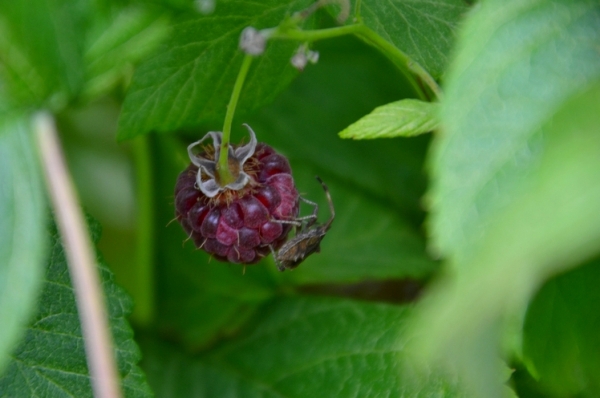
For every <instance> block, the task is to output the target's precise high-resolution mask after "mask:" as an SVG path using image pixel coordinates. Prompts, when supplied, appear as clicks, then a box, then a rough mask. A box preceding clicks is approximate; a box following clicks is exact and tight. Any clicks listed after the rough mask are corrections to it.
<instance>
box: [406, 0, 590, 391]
mask: <svg viewBox="0 0 600 398" xmlns="http://www.w3.org/2000/svg"><path fill="white" fill-rule="evenodd" d="M598 42H600V7H599V6H598V4H597V2H594V1H581V2H577V3H572V2H568V3H567V2H560V1H541V0H536V1H533V0H531V1H510V2H506V1H489V2H485V3H482V4H481V6H480V7H479V8H478V9H477V10H476V11H475V12H474V13H473V14H472V15H471V19H470V20H469V21H468V22H467V23H466V24H465V27H464V30H463V32H462V34H461V39H460V40H459V45H458V49H457V53H456V54H457V56H456V59H455V60H454V63H453V65H452V66H451V69H450V71H449V74H448V78H447V82H448V85H447V88H446V98H445V102H444V103H443V104H442V105H443V106H442V122H443V125H444V132H445V133H444V134H443V135H439V136H437V137H436V141H435V150H434V152H433V158H432V166H431V169H432V177H433V189H432V192H431V194H430V199H431V209H432V216H431V220H430V226H431V233H432V237H433V239H434V243H435V245H436V247H437V249H439V250H440V251H441V253H442V254H443V255H446V256H448V258H449V260H450V265H451V267H452V271H454V278H446V279H444V280H442V281H440V284H439V286H438V288H437V289H436V290H435V291H434V293H433V295H432V296H431V297H430V298H429V299H428V300H425V302H424V304H423V307H422V309H421V317H420V318H419V319H418V321H417V328H416V333H421V335H423V336H424V339H423V343H422V344H421V345H420V350H421V352H422V353H423V354H424V355H426V356H428V357H429V358H431V359H433V358H434V357H435V358H437V357H438V356H441V357H443V359H445V360H447V361H448V362H451V363H453V364H456V363H458V364H461V365H462V366H463V368H462V370H463V372H464V373H463V375H466V376H465V377H468V379H469V380H470V382H471V383H472V385H476V386H478V387H480V388H483V390H480V391H479V393H480V395H482V396H487V397H493V396H499V394H500V393H499V389H498V387H499V386H498V384H497V383H494V379H493V377H494V375H493V374H492V373H491V372H489V368H487V369H486V368H485V367H483V366H481V363H486V359H485V358H487V360H490V361H491V360H493V358H494V356H495V355H496V347H494V342H495V341H497V340H495V339H497V338H499V336H498V335H499V332H498V328H499V327H500V325H501V319H502V317H503V316H505V315H507V314H510V313H512V312H514V311H519V309H521V308H522V306H523V305H524V304H525V302H526V300H527V299H528V298H529V296H530V295H531V294H532V293H533V291H534V289H536V288H537V287H538V286H539V285H540V284H541V283H542V282H543V280H544V279H545V278H547V277H548V276H549V275H551V274H553V273H555V272H557V271H558V270H563V269H565V268H566V267H569V266H573V265H576V264H577V263H578V262H580V261H583V260H584V259H586V258H588V257H589V256H590V255H593V254H594V253H597V252H598V249H600V244H599V243H598V242H600V224H598V222H597V220H596V215H597V214H599V213H600V185H598V183H597V182H598V180H599V178H600V172H599V170H600V135H598V125H599V124H600V114H599V113H598V111H597V104H598V103H600V52H599V51H598ZM494 330H495V331H494ZM486 335H487V336H492V337H491V338H487V339H484V338H483V336H486ZM494 336H495V337H494ZM473 341H474V342H480V343H481V344H482V345H481V346H479V348H478V349H477V350H476V349H472V350H465V349H464V348H465V345H469V344H470V345H473V344H471V343H470V342H473Z"/></svg>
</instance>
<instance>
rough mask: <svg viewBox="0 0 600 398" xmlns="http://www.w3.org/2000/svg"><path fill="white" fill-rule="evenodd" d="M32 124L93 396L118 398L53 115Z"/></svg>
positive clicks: (104, 321) (92, 270)
mask: <svg viewBox="0 0 600 398" xmlns="http://www.w3.org/2000/svg"><path fill="white" fill-rule="evenodd" d="M34 128H35V133H36V140H37V142H38V147H39V152H40V156H41V161H42V165H43V168H44V174H45V177H46V186H47V189H48V194H49V196H50V199H51V202H52V208H53V209H54V215H55V218H56V222H57V224H58V230H59V232H60V236H61V239H62V242H63V247H64V250H65V252H66V256H67V264H68V267H69V274H70V275H71V280H72V283H73V288H74V290H75V298H76V301H77V310H78V312H79V319H80V322H81V329H82V332H83V342H84V346H85V352H86V359H87V363H88V367H89V369H90V375H91V382H92V387H93V390H94V397H97V398H118V397H121V390H120V387H119V382H118V378H117V375H118V373H117V370H116V369H117V368H116V362H115V357H114V349H113V344H112V338H111V334H110V331H109V328H108V317H107V311H106V306H105V299H104V294H103V291H102V288H101V285H100V278H99V276H98V270H97V266H96V256H95V253H94V249H93V246H92V242H91V240H90V236H89V234H88V230H87V228H86V225H85V221H84V220H85V218H84V216H83V213H82V211H81V207H80V205H79V203H78V200H77V194H76V193H75V187H74V186H73V181H72V180H71V176H70V174H69V171H68V169H67V166H66V163H65V159H64V156H63V153H62V150H61V148H60V143H59V140H58V134H57V132H56V127H55V125H54V119H53V118H52V116H51V115H50V114H48V113H45V112H44V113H39V114H38V115H36V116H35V118H34Z"/></svg>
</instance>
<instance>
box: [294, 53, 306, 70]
mask: <svg viewBox="0 0 600 398" xmlns="http://www.w3.org/2000/svg"><path fill="white" fill-rule="evenodd" d="M290 62H291V63H292V66H293V67H294V68H296V69H298V70H299V71H303V70H304V68H305V67H306V64H307V63H308V59H307V58H306V54H305V53H304V52H297V53H296V54H294V56H293V57H292V59H291V60H290Z"/></svg>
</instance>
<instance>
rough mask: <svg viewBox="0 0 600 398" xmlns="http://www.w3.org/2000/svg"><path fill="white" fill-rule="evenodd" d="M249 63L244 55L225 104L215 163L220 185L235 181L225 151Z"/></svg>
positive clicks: (227, 146)
mask: <svg viewBox="0 0 600 398" xmlns="http://www.w3.org/2000/svg"><path fill="white" fill-rule="evenodd" d="M251 64H252V56H251V55H246V56H244V60H243V61H242V66H241V67H240V71H239V72H238V75H237V79H236V81H235V85H234V86H233V92H232V93H231V98H230V99H229V104H227V113H226V114H225V122H224V123H223V138H222V140H221V151H220V152H219V163H218V164H217V172H218V174H219V182H220V184H221V186H225V185H227V184H229V183H230V182H233V181H235V178H234V177H233V175H232V174H231V171H230V170H229V163H228V159H227V153H228V151H229V138H230V136H231V124H232V123H233V115H234V114H235V108H236V106H237V103H238V100H239V98H240V93H241V92H242V87H243V86H244V81H245V80H246V76H247V75H248V70H249V69H250V65H251Z"/></svg>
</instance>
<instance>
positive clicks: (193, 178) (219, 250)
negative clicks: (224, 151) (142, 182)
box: [175, 125, 299, 264]
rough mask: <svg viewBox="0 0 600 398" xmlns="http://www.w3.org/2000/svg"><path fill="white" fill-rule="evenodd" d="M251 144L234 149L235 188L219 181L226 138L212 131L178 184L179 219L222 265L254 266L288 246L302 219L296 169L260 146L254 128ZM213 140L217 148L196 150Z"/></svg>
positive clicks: (176, 212) (277, 154)
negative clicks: (293, 222)
mask: <svg viewBox="0 0 600 398" xmlns="http://www.w3.org/2000/svg"><path fill="white" fill-rule="evenodd" d="M246 127H247V128H248V130H249V132H250V138H251V140H250V143H249V144H247V145H243V146H241V145H240V146H237V147H233V148H232V147H231V146H230V147H229V156H228V162H229V164H230V169H231V170H232V171H235V170H238V175H237V176H236V177H237V179H236V181H234V182H233V183H230V184H227V185H226V186H224V187H221V186H220V184H219V183H218V182H217V181H218V176H216V174H217V172H216V162H217V160H218V156H219V151H220V145H221V133H218V132H210V133H208V134H207V135H206V136H205V137H204V138H203V139H202V140H200V141H198V142H195V143H193V144H191V145H190V146H189V147H188V153H189V156H190V159H191V160H192V163H191V164H190V165H189V166H188V167H187V168H186V169H185V170H184V171H183V172H182V173H181V174H180V175H179V177H178V179H177V184H176V185H175V215H176V218H177V220H178V221H179V222H180V224H181V226H182V227H183V229H184V230H185V232H186V233H187V234H188V235H189V236H190V237H191V239H192V240H193V242H194V244H195V245H196V247H199V248H202V249H203V250H205V251H206V252H207V253H209V254H211V255H212V256H213V257H214V258H216V259H217V260H220V261H229V262H232V263H242V264H253V263H256V262H258V261H259V260H260V259H261V258H262V257H264V256H266V255H268V254H270V253H271V248H272V249H274V250H277V249H279V248H280V247H281V245H283V243H284V242H285V241H286V238H287V235H288V233H289V231H290V229H291V228H292V225H291V224H288V223H281V222H277V221H278V220H279V221H281V220H284V221H285V220H294V219H296V218H297V216H298V210H299V202H298V200H299V197H298V192H297V190H296V187H295V186H294V179H293V178H292V175H291V168H290V164H289V162H288V161H287V159H286V158H285V157H284V156H282V155H281V154H279V153H277V152H275V151H274V150H273V148H271V147H270V146H268V145H266V144H263V143H257V142H256V137H255V134H254V132H253V131H252V129H251V128H250V127H249V126H247V125H246ZM207 137H212V139H213V145H206V146H203V147H202V149H203V151H202V152H201V153H199V154H194V153H193V152H192V149H193V148H194V147H195V146H196V145H198V144H200V143H202V141H204V139H206V138H207Z"/></svg>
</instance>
